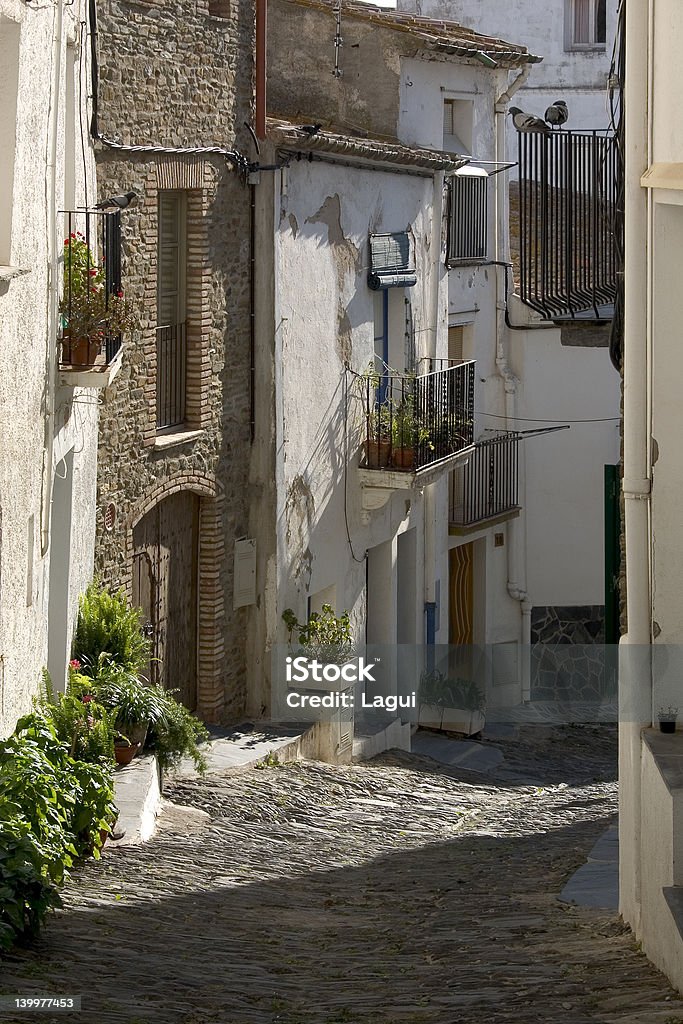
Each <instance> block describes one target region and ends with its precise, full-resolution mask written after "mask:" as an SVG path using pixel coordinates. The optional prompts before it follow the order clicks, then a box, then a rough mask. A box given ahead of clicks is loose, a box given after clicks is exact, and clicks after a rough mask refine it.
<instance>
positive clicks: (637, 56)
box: [619, 0, 654, 935]
mask: <svg viewBox="0 0 683 1024" xmlns="http://www.w3.org/2000/svg"><path fill="white" fill-rule="evenodd" d="M653 6H654V4H653V0H650V2H649V3H648V4H647V5H646V4H629V3H627V4H626V47H627V48H626V76H625V77H626V81H625V83H624V90H625V103H624V113H625V129H626V146H625V149H626V153H627V154H628V159H627V160H626V173H625V203H624V206H625V238H624V242H625V271H624V364H623V367H624V369H623V388H624V398H623V402H624V418H623V431H624V438H623V445H624V449H623V463H624V478H623V482H622V487H623V493H624V528H625V542H626V612H627V620H628V621H627V632H626V634H625V635H624V636H623V637H622V638H621V644H620V651H619V719H620V721H619V780H620V785H619V831H620V835H621V836H622V837H623V839H622V842H621V843H620V850H619V876H620V883H619V910H620V912H621V913H622V914H623V916H624V918H625V920H626V921H628V923H629V924H630V925H631V926H632V927H633V928H634V930H635V932H636V935H638V934H639V931H640V906H641V862H642V853H641V850H642V846H641V742H642V741H641V735H640V734H641V728H642V725H643V724H645V723H649V721H650V720H651V719H650V716H651V714H652V663H651V647H650V644H651V641H652V631H651V619H652V606H651V594H652V582H651V566H650V500H651V499H650V482H651V458H650V456H651V453H650V437H651V426H650V424H651V418H650V417H651V372H652V359H651V350H652V333H651V332H652V318H651V312H650V315H649V316H648V312H649V311H651V302H652V281H651V275H652V262H651V261H652V238H651V224H652V217H651V202H652V201H651V197H650V190H647V198H646V196H645V195H644V192H643V189H642V187H641V185H640V178H641V175H642V174H643V172H644V171H645V170H646V169H647V168H648V167H649V166H650V164H651V161H652V111H651V105H650V104H651V99H652V73H653V20H654V15H653ZM644 39H647V41H648V45H647V48H646V47H644V46H643V45H642V40H644ZM644 259H645V260H647V264H646V267H647V273H645V274H644V273H643V260H644ZM629 648H630V649H629ZM639 654H640V655H641V656H638V655H639Z"/></svg>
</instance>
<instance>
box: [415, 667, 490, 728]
mask: <svg viewBox="0 0 683 1024" xmlns="http://www.w3.org/2000/svg"><path fill="white" fill-rule="evenodd" d="M418 702H419V710H418V722H419V724H420V725H423V726H425V727H426V728H428V729H443V730H447V731H449V732H462V733H465V735H467V736H472V735H473V734H475V733H478V732H481V730H482V729H483V728H484V721H485V719H484V708H485V706H486V700H485V698H484V695H483V693H482V692H481V690H480V689H479V687H478V686H477V684H476V683H475V682H473V681H472V680H469V679H459V678H456V679H451V678H450V677H448V676H447V675H446V674H445V673H443V672H440V671H439V670H438V669H433V670H432V671H430V672H428V671H426V670H425V671H424V672H423V673H422V675H421V676H420V685H419V690H418Z"/></svg>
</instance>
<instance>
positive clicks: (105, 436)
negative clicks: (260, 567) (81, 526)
mask: <svg viewBox="0 0 683 1024" xmlns="http://www.w3.org/2000/svg"><path fill="white" fill-rule="evenodd" d="M219 9H220V12H221V13H222V14H223V15H225V16H223V17H216V16H214V15H213V14H212V13H210V10H209V5H208V3H207V2H206V0H204V2H203V0H199V2H198V3H196V4H192V5H187V4H182V3H180V2H176V3H167V2H136V3H125V2H120V0H109V2H106V3H104V4H103V5H102V7H101V9H100V12H99V24H98V43H99V58H100V89H99V128H100V132H101V134H102V135H103V136H105V137H106V138H109V139H112V140H114V141H117V142H122V143H124V144H126V145H145V146H148V145H149V146H152V145H153V146H165V147H208V146H219V147H221V148H226V149H238V150H240V152H245V153H246V155H248V156H249V157H250V158H251V157H253V155H254V154H253V149H252V148H251V146H252V143H251V137H250V135H249V133H248V131H247V130H246V128H245V127H244V125H243V122H244V121H249V122H251V120H252V107H253V56H252V55H253V41H254V6H253V0H234V2H233V3H231V4H230V5H227V4H220V5H216V4H215V3H212V4H211V11H218V10H219ZM130 189H133V190H134V191H135V192H136V193H138V195H139V196H140V200H139V202H138V203H137V204H136V205H135V206H134V207H131V208H129V209H128V210H126V211H125V213H124V214H123V216H122V229H123V287H124V290H125V294H126V296H127V297H128V298H130V299H132V300H134V301H135V302H137V303H139V308H140V310H141V329H140V330H139V331H136V332H133V333H132V334H130V335H129V336H127V337H126V338H125V339H124V349H123V364H122V369H121V371H120V373H119V374H118V376H117V377H116V379H115V380H114V382H113V385H112V387H111V388H109V389H107V391H106V392H105V394H104V403H103V406H102V410H101V418H100V446H99V470H98V511H99V515H98V524H97V550H96V568H97V570H98V571H99V573H100V575H101V576H102V577H103V579H104V580H105V581H106V582H108V583H109V584H111V585H114V586H124V587H126V588H127V589H128V591H129V592H130V591H131V587H132V531H133V527H134V525H135V523H136V522H138V521H139V519H141V518H142V516H143V515H144V514H145V512H147V511H148V510H149V509H150V508H152V507H154V505H155V504H156V502H158V501H160V500H163V498H165V497H167V496H169V495H170V494H172V493H174V492H176V491H178V490H183V489H187V490H190V491H193V492H195V493H197V494H199V495H200V497H201V506H200V555H199V580H198V588H199V594H198V602H199V627H198V628H199V636H198V649H199V678H198V700H199V712H200V714H201V715H202V716H203V717H204V718H205V719H207V720H211V721H217V720H221V719H222V720H230V719H234V718H236V717H237V716H239V714H240V713H241V711H242V708H243V706H244V703H245V698H246V694H245V686H244V678H245V652H244V635H245V631H246V630H245V617H246V612H245V611H244V610H243V609H241V610H238V611H233V610H232V604H233V601H232V587H233V578H232V575H233V568H232V555H233V543H234V540H235V538H236V537H239V536H242V535H244V534H245V533H246V532H247V522H248V520H247V515H248V501H247V480H248V465H249V448H250V312H251V310H250V295H249V280H250V251H249V237H250V212H249V210H250V207H249V199H250V197H249V189H248V186H247V184H246V182H245V181H244V180H243V178H242V177H241V175H240V174H239V173H238V172H237V171H236V170H235V169H234V167H233V166H232V164H231V163H230V162H229V161H227V160H226V159H225V158H224V157H222V156H219V155H213V156H208V155H203V154H196V155H174V154H171V153H169V154H161V153H151V152H147V153H131V152H126V151H125V150H124V151H119V150H115V149H111V148H108V147H106V146H103V147H101V148H100V150H99V152H98V193H99V198H102V197H106V196H108V195H113V194H118V193H122V192H127V191H128V190H130ZM161 189H179V190H183V191H184V192H185V193H186V195H187V247H186V248H187V289H186V294H187V302H186V313H187V346H188V357H187V389H186V393H187V409H186V424H185V428H186V430H187V431H188V433H187V436H186V437H184V438H183V437H181V438H179V440H178V441H177V443H174V444H173V445H172V446H171V447H162V446H160V444H159V441H160V438H158V437H157V431H156V324H157V319H156V290H157V267H156V261H157V203H158V192H159V190H161ZM110 502H113V503H114V505H115V507H116V512H117V514H116V522H115V525H114V528H113V530H111V531H110V532H108V531H107V530H105V528H104V524H103V518H102V514H101V513H102V510H103V509H104V508H106V506H107V505H108V504H109V503H110Z"/></svg>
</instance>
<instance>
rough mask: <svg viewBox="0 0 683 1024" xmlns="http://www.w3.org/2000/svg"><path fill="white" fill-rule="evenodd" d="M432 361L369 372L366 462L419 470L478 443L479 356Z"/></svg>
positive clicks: (378, 466) (370, 465)
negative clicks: (398, 370)
mask: <svg viewBox="0 0 683 1024" xmlns="http://www.w3.org/2000/svg"><path fill="white" fill-rule="evenodd" d="M426 366H427V372H426V373H418V374H394V373H388V372H387V373H386V374H384V375H382V376H380V375H379V374H378V375H376V376H372V375H370V376H367V377H366V378H365V393H364V396H363V399H364V406H365V428H366V429H365V441H364V444H363V456H362V462H361V465H362V466H363V467H364V468H366V469H395V470H403V471H406V472H417V471H419V470H421V469H425V468H426V467H427V466H432V465H435V464H436V463H439V462H442V461H443V460H445V459H448V458H450V457H451V456H453V455H455V454H457V453H458V452H461V451H463V449H465V448H469V447H470V446H471V445H472V443H473V436H474V435H473V429H474V366H475V364H474V362H473V361H472V362H459V363H456V364H451V363H449V361H448V360H428V361H426ZM380 396H381V400H380Z"/></svg>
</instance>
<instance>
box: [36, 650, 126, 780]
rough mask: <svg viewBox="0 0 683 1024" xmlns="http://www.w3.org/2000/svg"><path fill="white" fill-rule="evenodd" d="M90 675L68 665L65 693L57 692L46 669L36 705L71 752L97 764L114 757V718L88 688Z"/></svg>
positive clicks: (74, 756)
mask: <svg viewBox="0 0 683 1024" xmlns="http://www.w3.org/2000/svg"><path fill="white" fill-rule="evenodd" d="M89 682H90V680H89V679H88V677H87V676H81V675H79V674H78V673H77V672H75V671H74V669H73V668H72V667H70V669H69V681H68V685H67V692H66V693H58V694H55V692H54V689H53V686H52V681H51V679H50V674H49V672H48V671H47V669H44V670H43V687H42V691H41V695H40V697H39V699H38V700H37V701H36V705H37V706H38V707H40V710H41V712H42V713H43V715H44V716H45V717H46V719H47V720H48V721H49V722H50V723H51V725H52V726H53V728H54V730H55V733H56V735H57V738H58V739H60V740H61V741H62V743H64V744H65V745H66V746H67V748H68V750H69V755H70V756H71V757H73V758H76V759H78V760H80V761H88V762H90V763H91V764H98V763H99V762H101V761H105V762H107V761H108V762H111V761H113V758H114V721H113V715H111V714H110V712H109V711H107V709H106V707H104V706H103V704H101V703H100V702H98V701H97V700H95V699H94V698H93V696H92V694H91V693H90V692H89V688H88V685H87V684H88V683H89Z"/></svg>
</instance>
